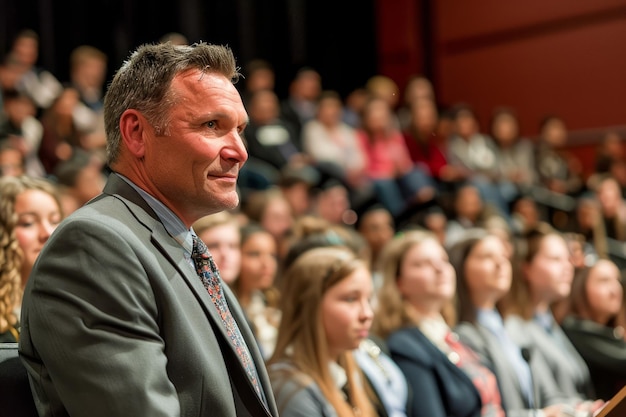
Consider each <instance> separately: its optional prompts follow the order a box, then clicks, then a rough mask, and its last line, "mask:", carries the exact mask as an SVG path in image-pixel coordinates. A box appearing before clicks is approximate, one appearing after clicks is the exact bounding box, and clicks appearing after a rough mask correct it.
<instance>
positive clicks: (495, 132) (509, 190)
mask: <svg viewBox="0 0 626 417" xmlns="http://www.w3.org/2000/svg"><path fill="white" fill-rule="evenodd" d="M490 133H491V138H492V139H493V141H494V144H495V145H496V148H495V149H496V172H497V173H498V175H499V178H498V180H497V184H498V188H499V189H500V194H501V195H502V197H503V198H504V200H505V202H506V203H507V204H510V203H511V202H512V201H514V200H515V199H516V198H517V197H518V196H519V195H521V194H524V193H526V192H527V191H529V190H530V189H531V187H533V186H534V185H535V183H536V178H535V177H536V174H535V159H534V158H535V153H534V152H535V150H534V144H533V143H532V142H531V141H530V140H529V139H527V138H524V137H521V136H520V132H519V121H518V119H517V115H516V114H515V112H514V111H513V110H512V109H509V108H497V109H496V110H495V111H494V113H493V116H492V118H491V129H490Z"/></svg>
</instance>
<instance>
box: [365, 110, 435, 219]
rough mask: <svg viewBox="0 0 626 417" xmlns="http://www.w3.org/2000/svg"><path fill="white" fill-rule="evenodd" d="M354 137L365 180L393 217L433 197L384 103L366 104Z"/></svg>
mask: <svg viewBox="0 0 626 417" xmlns="http://www.w3.org/2000/svg"><path fill="white" fill-rule="evenodd" d="M357 134H358V137H359V141H360V143H361V147H362V149H363V150H364V153H365V155H366V170H365V172H366V174H367V177H368V178H369V180H370V181H372V184H373V187H374V191H375V194H376V195H377V196H378V198H379V200H380V201H381V203H382V204H383V205H385V207H386V208H387V209H388V210H389V211H390V212H391V214H392V215H393V216H394V218H397V217H400V216H401V215H403V214H404V213H405V212H407V211H408V210H411V209H412V208H414V207H415V206H418V205H421V204H424V203H427V202H430V201H432V200H433V199H434V198H435V195H436V189H435V185H434V180H433V179H432V177H430V175H429V174H428V173H427V172H426V171H424V170H423V169H422V168H420V167H419V166H416V165H415V164H414V163H413V161H412V160H411V158H410V156H409V152H408V149H407V147H406V143H405V142H404V138H403V136H402V133H401V132H400V130H399V129H398V128H397V127H396V125H395V124H394V119H393V112H392V111H391V108H390V107H389V104H388V103H387V102H386V101H384V100H382V99H380V98H373V99H371V100H369V101H368V102H367V104H366V105H365V108H364V109H363V115H362V126H361V128H360V129H359V130H358V131H357Z"/></svg>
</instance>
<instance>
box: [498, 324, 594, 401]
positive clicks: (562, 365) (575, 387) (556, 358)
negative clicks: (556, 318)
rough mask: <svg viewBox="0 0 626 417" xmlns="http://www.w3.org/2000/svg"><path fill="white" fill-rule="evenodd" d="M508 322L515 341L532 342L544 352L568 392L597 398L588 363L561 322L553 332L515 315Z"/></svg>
mask: <svg viewBox="0 0 626 417" xmlns="http://www.w3.org/2000/svg"><path fill="white" fill-rule="evenodd" d="M505 326H506V327H507V329H509V332H508V333H509V334H510V335H511V338H512V339H513V341H514V342H515V343H517V344H518V345H521V346H523V345H527V344H530V345H532V346H533V348H534V349H535V350H537V351H539V352H541V355H542V356H543V358H544V359H545V361H546V364H547V365H548V369H550V371H551V372H552V376H553V377H554V379H555V381H556V383H557V384H558V386H559V388H560V390H561V391H562V392H563V393H564V394H565V395H567V396H568V397H579V398H580V399H582V400H595V399H596V396H595V393H594V389H593V386H592V384H591V377H590V376H589V368H588V367H587V364H586V363H585V361H584V360H583V358H582V357H581V356H580V354H579V353H578V351H577V350H576V348H575V347H574V345H572V342H570V340H569V339H568V338H567V336H566V335H565V333H564V332H563V329H561V327H560V326H559V325H558V324H556V323H555V324H554V325H553V326H552V334H551V335H550V334H549V333H548V332H546V331H545V330H544V328H543V327H541V326H540V325H539V324H537V323H536V322H534V321H532V320H524V319H523V318H522V317H520V316H517V315H511V316H508V317H507V318H506V320H505Z"/></svg>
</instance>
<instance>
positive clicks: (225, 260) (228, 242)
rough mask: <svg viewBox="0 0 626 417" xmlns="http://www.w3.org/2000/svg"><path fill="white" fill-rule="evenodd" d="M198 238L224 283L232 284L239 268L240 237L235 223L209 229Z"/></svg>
mask: <svg viewBox="0 0 626 417" xmlns="http://www.w3.org/2000/svg"><path fill="white" fill-rule="evenodd" d="M199 236H200V239H202V241H203V242H204V243H205V244H206V246H207V248H208V249H209V252H211V255H212V256H213V260H214V261H215V264H216V265H217V267H218V268H219V271H220V276H221V277H222V279H223V280H224V282H226V283H227V284H232V282H233V281H234V280H235V279H236V278H237V276H238V275H239V269H240V267H241V249H240V245H241V235H240V233H239V226H238V225H237V223H235V222H231V223H225V224H220V225H217V226H214V227H210V228H208V229H205V230H204V231H203V232H202V233H200V234H199Z"/></svg>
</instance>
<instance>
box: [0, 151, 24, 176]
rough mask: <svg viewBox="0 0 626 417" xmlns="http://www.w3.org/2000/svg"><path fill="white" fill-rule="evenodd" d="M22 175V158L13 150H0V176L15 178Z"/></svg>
mask: <svg viewBox="0 0 626 417" xmlns="http://www.w3.org/2000/svg"><path fill="white" fill-rule="evenodd" d="M23 174H24V156H23V155H22V153H21V152H20V151H19V150H17V149H15V148H10V147H6V148H0V176H3V177H17V176H19V175H23Z"/></svg>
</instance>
